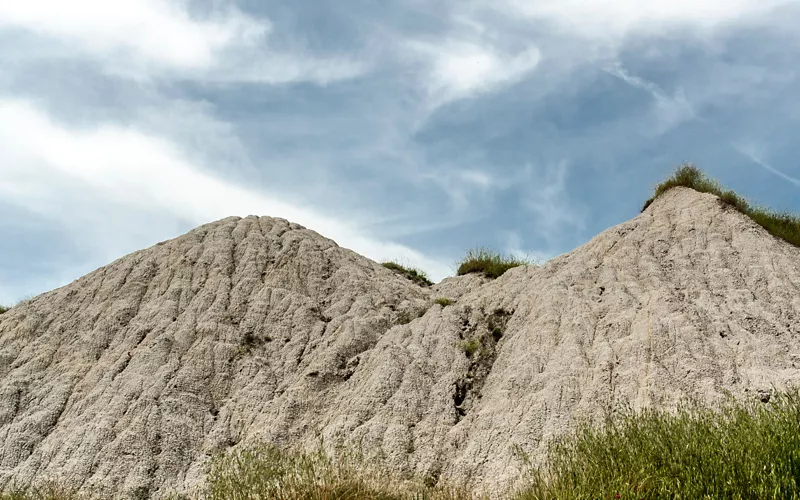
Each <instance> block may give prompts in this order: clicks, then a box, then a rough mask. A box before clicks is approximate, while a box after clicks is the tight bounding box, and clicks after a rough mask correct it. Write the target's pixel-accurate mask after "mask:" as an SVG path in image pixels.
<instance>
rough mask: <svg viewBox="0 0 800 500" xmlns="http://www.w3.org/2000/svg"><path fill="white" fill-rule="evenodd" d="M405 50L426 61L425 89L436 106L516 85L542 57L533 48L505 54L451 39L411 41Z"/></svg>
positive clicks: (475, 44)
mask: <svg viewBox="0 0 800 500" xmlns="http://www.w3.org/2000/svg"><path fill="white" fill-rule="evenodd" d="M408 48H409V49H410V50H411V51H413V52H416V53H418V54H419V55H421V56H423V57H424V58H425V59H427V61H426V63H425V64H426V65H428V74H427V76H426V77H425V86H426V88H427V92H428V95H429V97H430V99H431V100H432V101H433V102H434V103H435V104H436V105H439V104H443V103H446V102H449V101H451V100H457V99H462V98H466V97H470V96H474V95H478V94H481V93H483V92H490V91H492V90H496V89H498V88H502V86H504V85H508V84H511V83H514V82H516V81H519V80H520V79H521V78H523V77H524V76H525V74H527V73H528V72H529V71H532V70H533V69H534V68H536V65H537V64H538V63H539V59H540V57H541V56H540V54H539V51H538V50H537V49H536V48H535V47H530V48H527V49H525V50H522V51H519V52H515V53H504V52H501V51H499V50H497V49H495V48H494V47H492V46H490V45H487V44H481V43H476V42H468V41H463V40H454V39H449V40H444V41H436V42H422V41H418V40H414V41H409V42H408Z"/></svg>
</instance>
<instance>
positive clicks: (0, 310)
mask: <svg viewBox="0 0 800 500" xmlns="http://www.w3.org/2000/svg"><path fill="white" fill-rule="evenodd" d="M9 309H11V308H10V307H6V306H4V305H0V314H3V313H5V312H8V310H9Z"/></svg>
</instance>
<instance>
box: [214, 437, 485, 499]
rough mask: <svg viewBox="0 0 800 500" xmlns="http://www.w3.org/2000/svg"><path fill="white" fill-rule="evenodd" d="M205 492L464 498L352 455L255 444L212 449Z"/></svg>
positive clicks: (245, 496) (296, 496)
mask: <svg viewBox="0 0 800 500" xmlns="http://www.w3.org/2000/svg"><path fill="white" fill-rule="evenodd" d="M204 497H205V498H208V499H211V500H223V499H226V500H227V499H256V498H258V499H261V498H264V499H267V498H268V499H274V500H467V499H471V498H472V497H471V496H470V495H469V494H468V493H467V492H466V491H465V490H459V489H449V488H444V487H434V486H426V485H425V484H423V482H411V481H407V482H403V481H399V480H393V479H392V478H391V476H390V475H387V474H386V473H383V472H382V471H380V470H377V469H374V468H373V469H370V468H368V467H366V466H365V465H364V462H363V461H361V460H359V459H356V458H355V457H353V456H345V457H339V459H337V460H336V461H334V460H332V459H331V458H329V457H328V456H327V455H325V454H324V453H322V452H317V453H311V454H306V453H299V452H292V451H283V450H279V449H277V448H275V447H272V446H269V445H259V446H255V447H251V448H248V449H245V450H241V451H238V452H234V453H232V454H223V455H218V456H217V457H216V458H215V459H214V461H213V462H212V464H211V468H210V472H209V476H208V489H207V491H206V495H205V496H204Z"/></svg>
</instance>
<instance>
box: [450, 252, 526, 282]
mask: <svg viewBox="0 0 800 500" xmlns="http://www.w3.org/2000/svg"><path fill="white" fill-rule="evenodd" d="M528 264H530V262H528V261H527V260H522V259H518V258H516V257H512V256H506V255H501V254H499V253H497V252H494V251H492V250H489V249H486V248H476V249H472V250H470V251H469V252H467V255H465V256H464V258H463V259H461V261H460V262H459V263H458V269H457V270H456V274H457V275H458V276H461V275H464V274H469V273H482V274H484V275H485V276H486V277H488V278H497V277H499V276H501V275H502V274H503V273H505V272H506V271H508V270H509V269H511V268H512V267H517V266H524V265H528Z"/></svg>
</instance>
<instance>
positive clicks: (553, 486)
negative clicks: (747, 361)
mask: <svg viewBox="0 0 800 500" xmlns="http://www.w3.org/2000/svg"><path fill="white" fill-rule="evenodd" d="M339 455H340V456H339V457H337V459H336V460H333V459H331V458H330V457H329V456H327V455H325V454H324V453H322V452H317V453H300V452H293V451H286V450H279V449H278V448H275V447H272V446H269V445H254V446H252V447H250V448H247V449H243V450H235V451H233V452H229V453H220V454H218V455H216V456H215V457H214V458H213V459H212V461H211V464H210V467H209V474H208V477H207V483H206V486H205V490H203V491H201V492H197V494H190V495H189V496H173V497H171V498H176V499H177V498H191V499H195V498H208V499H212V500H222V499H225V500H227V499H237V500H244V499H274V500H367V499H369V500H468V499H469V500H473V499H474V500H477V499H478V497H475V496H473V495H471V494H470V492H469V491H467V490H463V489H448V488H445V487H443V486H433V485H432V481H427V482H426V481H424V480H420V481H401V480H398V479H394V478H393V476H392V475H391V474H388V473H386V472H385V471H383V470H381V469H379V468H377V467H374V466H368V465H365V462H364V461H363V460H361V459H359V458H357V457H355V456H354V455H352V454H350V455H348V454H347V453H340V454H339ZM544 464H545V465H543V466H542V467H541V468H534V469H532V470H531V472H530V473H529V475H526V477H525V478H524V481H522V484H523V487H522V488H521V489H520V490H518V491H516V492H514V493H512V494H510V495H508V496H503V497H494V498H509V499H510V500H566V499H585V500H590V499H591V500H595V499H622V500H634V499H635V500H638V499H646V500H650V499H663V498H668V499H686V500H694V499H718V498H724V499H740V500H751V499H752V500H757V499H758V500H761V499H765V500H768V499H773V500H777V499H800V391H798V390H792V391H790V392H788V393H784V394H778V395H776V396H773V398H772V400H771V402H769V403H761V402H760V401H757V400H750V401H744V402H743V401H735V400H732V399H729V400H727V401H725V402H724V403H722V404H721V405H720V406H719V407H716V408H703V407H699V406H684V407H681V408H679V410H678V411H677V412H665V411H656V410H645V411H643V412H640V413H633V412H630V411H622V412H618V413H616V414H614V415H612V416H610V417H609V418H608V419H607V420H606V421H605V422H604V423H603V424H601V425H588V424H586V425H580V426H578V428H577V429H576V430H575V431H573V432H571V433H567V434H564V435H562V436H560V437H558V438H556V439H555V440H554V441H552V442H551V443H550V444H549V446H548V448H547V453H546V457H545V461H544ZM78 498H81V497H79V496H76V495H72V494H70V493H69V492H66V491H65V490H60V489H58V488H55V487H50V488H44V489H40V490H29V491H25V492H20V493H11V494H0V500H68V499H78ZM83 498H91V497H90V496H84V497H83Z"/></svg>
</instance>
